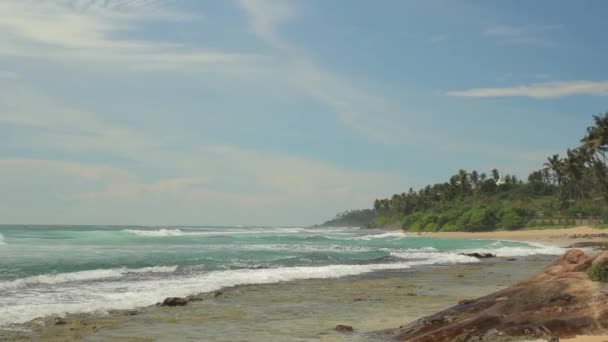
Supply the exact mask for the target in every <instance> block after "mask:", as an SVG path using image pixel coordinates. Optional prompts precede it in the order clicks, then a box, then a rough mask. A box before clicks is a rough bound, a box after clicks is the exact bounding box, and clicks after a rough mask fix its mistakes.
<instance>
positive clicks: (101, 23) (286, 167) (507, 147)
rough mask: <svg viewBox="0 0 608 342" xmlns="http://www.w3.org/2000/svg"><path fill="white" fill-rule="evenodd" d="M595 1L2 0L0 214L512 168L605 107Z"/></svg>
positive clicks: (319, 200) (362, 203)
mask: <svg viewBox="0 0 608 342" xmlns="http://www.w3.org/2000/svg"><path fill="white" fill-rule="evenodd" d="M607 10H608V4H606V3H605V2H603V1H586V2H575V1H569V2H566V1H563V2H562V1H560V2H555V1H534V2H530V1H509V2H505V1H483V2H482V1H396V0H395V1H391V0H385V1H382V2H375V1H356V0H348V1H347V0H336V1H321V0H311V1H295V0H294V1H289V0H274V1H273V0H268V1H264V0H242V1H237V0H235V1H228V0H227V1H195V0H166V1H162V0H157V1H154V0H150V1H146V0H122V1H121V0H104V1H101V0H79V1H78V0H55V1H51V0H48V1H47V0H40V1H38V0H37V1H33V0H32V1H29V0H6V1H2V2H0V12H2V13H3V14H4V15H3V16H2V17H0V36H1V37H3V38H2V39H1V40H0V137H1V139H2V140H1V143H0V188H1V189H2V191H1V192H0V203H2V205H0V217H1V218H2V219H1V220H2V222H4V223H72V224H155V225H166V224H183V225H190V224H271V225H285V224H313V223H318V222H321V221H323V220H324V219H326V218H329V217H331V216H333V215H334V214H335V213H336V212H338V211H342V210H346V209H351V208H366V207H370V206H371V203H372V201H373V199H375V198H377V197H382V196H388V195H390V194H392V193H394V192H401V191H404V190H407V189H408V188H409V187H410V186H411V187H414V188H417V187H420V186H424V185H426V184H427V183H435V182H439V181H443V180H445V179H446V178H447V177H448V176H449V175H451V174H453V173H455V172H456V171H457V170H458V169H460V168H464V169H478V170H482V171H485V170H489V169H491V168H499V169H501V170H503V171H504V172H509V173H514V174H517V175H519V176H521V177H525V176H526V175H527V173H528V172H529V171H531V170H534V169H536V168H539V167H540V166H541V165H542V163H543V161H544V160H545V159H546V157H547V156H548V155H550V154H553V153H558V152H563V151H564V150H565V149H566V148H567V147H571V146H575V145H576V144H577V142H578V140H579V139H580V137H581V136H582V134H583V133H584V129H585V127H586V126H588V125H589V124H590V123H591V116H592V115H593V114H598V113H601V112H604V111H606V110H608V105H607V103H606V100H607V96H608V67H607V63H606V58H605V56H606V53H607V52H608V51H607V50H608V47H607V46H606V44H605V37H604V33H605V32H607V31H608V27H607V26H608V23H607V22H606V21H605V20H604V19H605V18H603V17H602V15H603V14H605V13H606V11H607Z"/></svg>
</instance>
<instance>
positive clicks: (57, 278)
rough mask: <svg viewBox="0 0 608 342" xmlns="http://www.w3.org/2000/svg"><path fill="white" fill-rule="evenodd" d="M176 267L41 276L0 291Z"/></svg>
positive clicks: (1, 285) (10, 283)
mask: <svg viewBox="0 0 608 342" xmlns="http://www.w3.org/2000/svg"><path fill="white" fill-rule="evenodd" d="M176 270H177V266H153V267H143V268H135V269H130V268H111V269H105V270H104V269H100V270H90V271H79V272H68V273H57V274H42V275H37V276H31V277H26V278H20V279H15V280H11V281H3V282H0V290H10V289H17V288H23V287H28V286H35V285H51V284H61V283H71V282H77V281H87V280H100V279H111V278H120V277H123V276H125V275H127V274H129V273H173V272H175V271H176Z"/></svg>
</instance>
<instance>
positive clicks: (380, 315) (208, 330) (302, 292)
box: [0, 256, 554, 342]
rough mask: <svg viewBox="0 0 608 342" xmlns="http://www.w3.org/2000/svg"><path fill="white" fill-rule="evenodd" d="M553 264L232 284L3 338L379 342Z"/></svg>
mask: <svg viewBox="0 0 608 342" xmlns="http://www.w3.org/2000/svg"><path fill="white" fill-rule="evenodd" d="M553 259H554V258H553V257H552V256H540V257H539V256H532V257H522V258H518V259H517V260H516V261H513V260H511V261H508V260H500V259H497V260H484V261H482V262H480V263H475V264H457V265H449V266H439V265H437V266H429V267H420V268H410V269H402V270H385V271H378V272H373V273H367V274H363V275H358V276H349V277H342V278H336V279H305V280H295V281H289V282H280V283H273V284H263V285H238V286H235V287H229V288H225V289H222V290H221V291H217V292H214V293H213V292H212V293H204V294H200V295H197V296H193V297H192V298H191V301H190V302H189V303H188V305H186V306H182V307H163V306H148V307H144V308H140V309H135V310H127V311H112V312H109V313H108V314H105V315H103V314H72V315H67V316H66V317H62V318H60V317H46V318H41V319H38V320H35V321H32V322H29V323H26V324H23V325H21V328H22V329H21V330H22V331H14V332H13V333H10V334H9V335H7V336H5V339H6V340H8V341H23V340H44V341H49V340H51V341H72V340H81V339H87V340H91V341H104V340H129V341H154V340H169V339H170V338H171V337H172V336H175V334H179V335H181V336H184V337H185V339H193V340H195V339H198V340H208V341H234V340H239V339H240V340H242V338H243V335H246V336H248V338H247V340H248V341H269V340H282V341H309V340H311V339H314V340H318V341H328V342H329V341H331V342H333V341H347V340H348V341H361V342H368V341H382V339H377V338H375V337H374V336H373V335H372V334H371V333H373V332H374V331H378V330H382V329H388V328H394V327H396V326H399V325H402V324H405V323H408V322H410V321H413V320H415V319H417V318H420V317H423V316H425V315H429V314H432V313H434V312H437V311H441V310H443V309H445V308H447V307H450V306H453V305H456V304H457V303H458V302H459V301H462V300H469V299H472V298H475V297H477V296H479V295H485V294H490V293H492V292H494V291H497V290H500V289H501V288H504V287H507V286H509V285H510V284H511V283H512V282H513V281H517V280H520V279H524V278H526V277H528V276H530V275H532V274H534V273H536V272H538V271H539V270H541V269H542V268H544V267H546V265H548V264H549V263H551V261H552V260H553ZM338 324H347V325H351V326H353V328H354V332H353V333H350V334H343V333H340V332H337V331H335V330H334V327H335V326H336V325H338ZM244 332H246V333H245V334H244ZM182 334H184V335H182ZM0 340H3V339H2V338H0Z"/></svg>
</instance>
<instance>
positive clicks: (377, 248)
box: [0, 225, 563, 327]
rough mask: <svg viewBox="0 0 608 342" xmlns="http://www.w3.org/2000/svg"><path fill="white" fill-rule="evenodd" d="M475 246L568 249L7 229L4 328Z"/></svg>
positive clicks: (396, 237)
mask: <svg viewBox="0 0 608 342" xmlns="http://www.w3.org/2000/svg"><path fill="white" fill-rule="evenodd" d="M468 252H480V253H493V254H496V255H497V256H503V257H523V256H530V255H557V254H561V253H562V252H563V249H561V248H559V247H553V246H544V245H539V244H531V243H522V242H511V241H492V240H471V239H440V238H427V237H420V236H416V235H413V234H404V233H402V232H385V231H380V230H369V229H358V228H301V227H284V228H282V227H141V226H137V227H135V226H17V225H15V226H0V327H7V326H10V325H13V324H18V323H24V322H28V321H30V320H32V319H35V318H39V317H46V316H50V315H63V314H68V313H100V314H103V313H104V312H107V311H109V310H123V309H134V308H139V307H144V306H149V305H153V304H155V303H157V302H160V301H162V300H163V299H164V298H166V297H183V296H188V295H194V294H198V293H205V292H212V291H217V290H220V289H222V288H226V287H232V286H237V285H245V284H274V283H283V282H289V281H299V280H304V279H329V278H342V277H347V276H356V275H361V274H366V273H373V272H379V271H387V270H402V269H409V268H425V267H430V266H433V265H434V266H436V265H454V264H476V263H479V262H480V260H479V259H476V258H474V257H469V256H465V255H461V254H460V253H468Z"/></svg>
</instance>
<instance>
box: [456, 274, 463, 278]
mask: <svg viewBox="0 0 608 342" xmlns="http://www.w3.org/2000/svg"><path fill="white" fill-rule="evenodd" d="M456 277H458V278H464V274H459V275H457V276H456Z"/></svg>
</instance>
